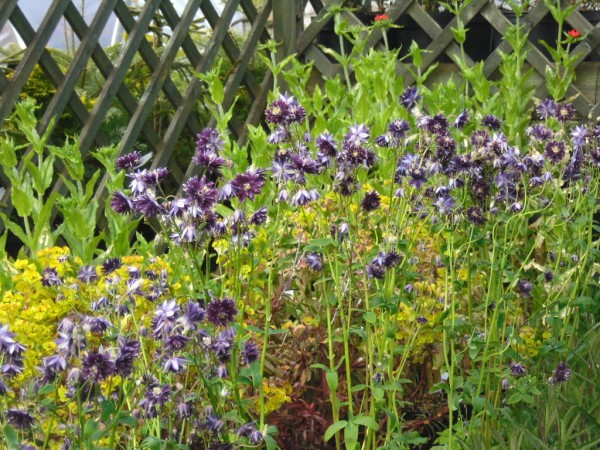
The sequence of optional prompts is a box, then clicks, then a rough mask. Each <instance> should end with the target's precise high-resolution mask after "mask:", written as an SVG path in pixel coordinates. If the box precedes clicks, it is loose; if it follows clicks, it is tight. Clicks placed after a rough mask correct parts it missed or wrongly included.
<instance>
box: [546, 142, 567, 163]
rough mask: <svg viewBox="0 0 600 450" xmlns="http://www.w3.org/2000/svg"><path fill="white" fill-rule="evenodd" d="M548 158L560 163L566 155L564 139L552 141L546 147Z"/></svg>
mask: <svg viewBox="0 0 600 450" xmlns="http://www.w3.org/2000/svg"><path fill="white" fill-rule="evenodd" d="M544 150H545V155H546V158H548V159H549V160H550V161H551V162H552V163H553V164H558V163H559V162H561V161H562V160H563V158H564V157H565V154H566V151H565V143H564V142H562V141H550V142H548V143H547V144H546V146H545V147H544Z"/></svg>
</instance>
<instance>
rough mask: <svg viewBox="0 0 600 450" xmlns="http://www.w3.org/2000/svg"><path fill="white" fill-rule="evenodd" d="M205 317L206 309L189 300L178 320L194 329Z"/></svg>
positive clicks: (186, 326)
mask: <svg viewBox="0 0 600 450" xmlns="http://www.w3.org/2000/svg"><path fill="white" fill-rule="evenodd" d="M205 319H206V310H205V309H204V308H203V307H202V306H201V305H200V304H199V303H198V302H194V301H189V302H188V303H187V305H186V307H185V312H184V313H183V316H182V317H181V318H180V321H181V322H182V323H183V326H184V327H185V328H188V329H195V328H196V324H198V323H200V322H203V321H204V320H205Z"/></svg>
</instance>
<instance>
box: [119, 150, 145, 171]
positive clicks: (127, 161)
mask: <svg viewBox="0 0 600 450" xmlns="http://www.w3.org/2000/svg"><path fill="white" fill-rule="evenodd" d="M141 163H142V154H141V153H140V152H138V151H137V150H136V151H133V152H131V153H127V154H126V155H123V156H120V157H118V158H117V160H116V161H115V166H116V168H117V170H127V171H129V170H132V169H136V168H138V167H139V166H140V164H141Z"/></svg>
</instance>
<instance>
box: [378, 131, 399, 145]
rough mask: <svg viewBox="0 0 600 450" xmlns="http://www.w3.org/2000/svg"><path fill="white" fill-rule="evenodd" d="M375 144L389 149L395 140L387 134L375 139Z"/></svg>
mask: <svg viewBox="0 0 600 450" xmlns="http://www.w3.org/2000/svg"><path fill="white" fill-rule="evenodd" d="M375 144H377V145H378V146H380V147H389V146H391V145H393V144H394V139H393V138H392V135H391V134H390V133H385V134H382V135H381V136H377V137H376V138H375Z"/></svg>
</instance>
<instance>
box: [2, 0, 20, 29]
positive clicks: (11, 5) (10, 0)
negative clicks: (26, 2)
mask: <svg viewBox="0 0 600 450" xmlns="http://www.w3.org/2000/svg"><path fill="white" fill-rule="evenodd" d="M16 6H17V0H4V1H3V2H2V3H1V4H0V30H1V29H2V28H4V25H6V23H7V22H8V18H9V17H10V15H11V14H12V12H13V10H14V9H15V7H16Z"/></svg>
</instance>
